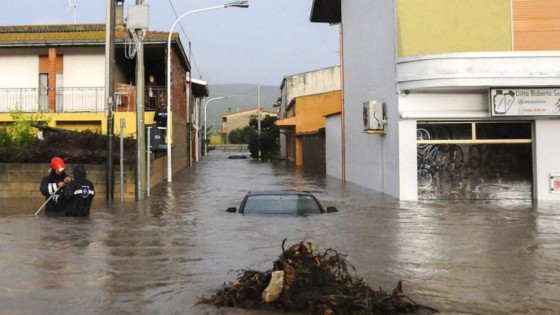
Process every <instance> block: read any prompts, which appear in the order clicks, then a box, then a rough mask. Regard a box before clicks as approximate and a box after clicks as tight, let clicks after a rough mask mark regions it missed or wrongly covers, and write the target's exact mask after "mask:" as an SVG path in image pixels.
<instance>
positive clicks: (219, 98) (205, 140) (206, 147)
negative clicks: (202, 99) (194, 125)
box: [204, 96, 226, 155]
mask: <svg viewBox="0 0 560 315" xmlns="http://www.w3.org/2000/svg"><path fill="white" fill-rule="evenodd" d="M223 98H226V97H225V96H220V97H214V98H211V99H209V100H207V101H206V103H204V155H206V153H208V140H207V138H206V131H207V130H208V127H207V126H206V106H208V103H210V102H212V101H215V100H221V99H223Z"/></svg>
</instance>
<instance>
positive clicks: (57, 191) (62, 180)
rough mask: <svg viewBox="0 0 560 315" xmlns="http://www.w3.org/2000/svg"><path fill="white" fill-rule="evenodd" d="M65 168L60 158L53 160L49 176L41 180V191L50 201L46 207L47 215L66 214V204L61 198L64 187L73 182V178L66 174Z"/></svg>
mask: <svg viewBox="0 0 560 315" xmlns="http://www.w3.org/2000/svg"><path fill="white" fill-rule="evenodd" d="M65 167H66V165H65V164H64V160H62V159H61V158H59V157H54V158H52V160H51V169H50V170H49V174H47V175H46V176H44V177H43V179H42V180H41V186H40V187H39V190H40V191H41V194H43V196H45V199H46V200H48V202H47V204H46V205H45V213H47V214H49V213H57V212H58V213H63V212H64V204H63V201H62V199H60V196H61V195H62V193H63V191H64V188H63V187H64V186H65V185H66V184H68V183H70V182H71V181H72V177H70V176H68V175H66V173H65V172H64V168H65ZM51 195H52V197H51ZM49 198H50V199H49Z"/></svg>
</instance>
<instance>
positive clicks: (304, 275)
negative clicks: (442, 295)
mask: <svg viewBox="0 0 560 315" xmlns="http://www.w3.org/2000/svg"><path fill="white" fill-rule="evenodd" d="M285 242H286V239H284V241H283V242H282V254H280V256H279V257H278V259H277V260H276V261H274V265H273V269H272V270H269V271H266V272H259V271H255V270H239V271H238V277H237V281H235V282H230V283H229V285H227V286H226V287H224V288H223V289H222V290H220V291H218V292H216V293H215V294H213V295H211V296H210V297H204V296H203V297H200V298H199V302H198V303H201V304H213V305H215V306H219V307H237V308H247V309H261V310H277V311H289V312H306V313H310V314H321V315H331V314H360V315H366V314H402V313H423V314H428V313H436V312H438V310H437V309H434V308H432V307H429V306H424V305H420V304H417V303H416V302H414V301H413V300H412V299H411V298H409V297H408V296H406V295H404V294H403V290H402V281H398V283H397V286H396V287H395V289H394V290H393V291H392V292H391V293H387V292H385V291H383V290H382V289H381V288H380V289H379V290H378V291H376V290H373V289H372V288H370V287H369V286H368V285H367V284H366V283H365V282H364V281H363V280H362V279H361V278H359V277H358V276H357V275H356V270H355V268H354V266H352V265H351V264H350V263H349V262H347V261H346V256H345V255H341V254H339V253H338V252H337V251H336V250H334V249H330V248H329V249H326V250H325V251H323V252H322V253H318V252H317V249H316V248H315V246H313V245H312V244H311V243H310V242H305V241H301V242H299V243H297V244H294V245H292V246H291V247H289V248H288V249H285V247H284V245H285Z"/></svg>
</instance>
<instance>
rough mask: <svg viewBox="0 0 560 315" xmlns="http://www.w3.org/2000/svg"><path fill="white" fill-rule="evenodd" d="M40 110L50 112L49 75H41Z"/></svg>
mask: <svg viewBox="0 0 560 315" xmlns="http://www.w3.org/2000/svg"><path fill="white" fill-rule="evenodd" d="M39 109H40V110H42V111H43V112H45V113H48V112H49V74H48V73H39Z"/></svg>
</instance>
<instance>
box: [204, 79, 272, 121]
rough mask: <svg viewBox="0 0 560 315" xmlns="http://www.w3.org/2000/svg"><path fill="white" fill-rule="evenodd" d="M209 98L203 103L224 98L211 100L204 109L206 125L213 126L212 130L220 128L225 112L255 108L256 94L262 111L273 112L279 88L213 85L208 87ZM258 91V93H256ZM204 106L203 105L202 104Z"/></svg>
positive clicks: (249, 85)
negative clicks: (258, 96) (258, 95)
mask: <svg viewBox="0 0 560 315" xmlns="http://www.w3.org/2000/svg"><path fill="white" fill-rule="evenodd" d="M209 90H210V96H209V97H208V98H207V99H205V100H204V102H206V101H208V100H209V99H212V98H215V97H222V96H225V97H226V98H224V99H218V100H213V101H210V102H209V103H208V106H207V108H206V123H207V124H208V126H212V124H214V127H213V130H214V131H218V130H220V128H221V124H222V120H221V116H220V115H222V114H224V113H227V112H235V111H238V110H244V109H249V108H256V107H257V102H258V98H257V94H260V104H261V107H262V108H263V109H268V110H273V107H272V105H273V104H274V103H275V102H276V101H277V100H278V98H280V87H279V86H271V85H261V86H260V87H259V88H257V85H256V84H215V85H210V86H209ZM257 90H260V93H258V92H257ZM203 105H204V103H203ZM200 115H201V119H202V120H204V106H203V108H202V109H201V113H200Z"/></svg>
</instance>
